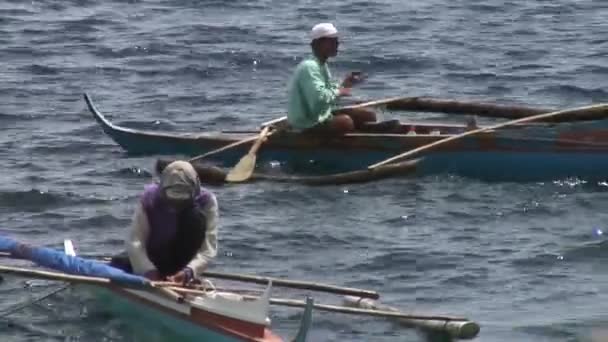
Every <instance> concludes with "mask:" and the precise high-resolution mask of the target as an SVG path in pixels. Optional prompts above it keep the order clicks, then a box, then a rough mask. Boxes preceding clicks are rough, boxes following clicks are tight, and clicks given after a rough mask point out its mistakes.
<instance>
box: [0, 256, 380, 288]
mask: <svg viewBox="0 0 608 342" xmlns="http://www.w3.org/2000/svg"><path fill="white" fill-rule="evenodd" d="M0 256H7V257H12V255H11V254H10V253H2V252H0ZM102 259H104V257H102ZM11 270H12V272H14V273H19V274H21V275H30V276H37V277H45V276H46V277H47V278H45V279H49V278H48V277H51V278H50V279H54V280H65V281H70V279H72V280H73V281H78V280H79V278H83V279H81V280H82V281H83V282H90V283H94V284H99V285H102V284H109V283H110V282H111V283H112V284H116V282H114V281H110V279H106V278H99V277H84V276H74V275H68V274H63V273H56V272H47V271H37V270H28V269H23V268H14V267H8V266H0V273H3V272H5V273H10V272H11ZM203 276H204V277H208V278H217V279H224V280H234V281H242V282H247V283H254V284H262V285H266V284H268V282H269V281H272V285H273V286H278V287H286V288H292V289H300V290H310V291H319V292H327V293H334V294H341V295H352V296H358V297H363V298H372V299H378V298H380V295H379V294H378V292H376V291H372V290H364V289H357V288H351V287H342V286H336V285H330V284H323V283H316V282H309V281H300V280H289V279H280V278H272V277H261V276H254V275H246V274H238V273H222V272H210V271H206V272H204V273H203ZM150 284H151V287H163V286H168V285H167V282H150ZM126 286H128V285H126Z"/></svg>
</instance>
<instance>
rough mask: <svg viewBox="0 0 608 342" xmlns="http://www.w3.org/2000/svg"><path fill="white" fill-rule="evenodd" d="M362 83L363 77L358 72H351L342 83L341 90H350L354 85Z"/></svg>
mask: <svg viewBox="0 0 608 342" xmlns="http://www.w3.org/2000/svg"><path fill="white" fill-rule="evenodd" d="M361 81H363V75H362V74H361V72H360V71H353V72H351V73H350V74H348V76H346V78H345V79H344V81H342V87H343V88H352V87H353V86H354V85H356V84H358V83H360V82H361Z"/></svg>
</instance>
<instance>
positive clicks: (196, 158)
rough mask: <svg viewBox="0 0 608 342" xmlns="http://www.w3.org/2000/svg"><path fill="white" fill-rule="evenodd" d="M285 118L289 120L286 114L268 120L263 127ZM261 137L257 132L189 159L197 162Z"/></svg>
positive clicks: (191, 161)
mask: <svg viewBox="0 0 608 342" xmlns="http://www.w3.org/2000/svg"><path fill="white" fill-rule="evenodd" d="M285 120H287V117H286V116H283V117H280V118H278V119H274V120H271V121H267V122H265V123H263V124H262V127H263V128H270V127H272V126H274V125H276V124H277V123H279V122H283V121H285ZM259 138H260V134H256V135H255V136H253V137H249V138H246V139H243V140H239V141H235V142H233V143H231V144H228V145H226V146H222V147H220V148H218V149H215V150H213V151H209V152H207V153H204V154H201V155H200V156H196V157H194V158H191V159H190V160H188V161H189V162H190V163H193V162H195V161H197V160H201V159H203V158H206V157H209V156H211V155H214V154H217V153H220V152H223V151H226V150H228V149H231V148H233V147H237V146H241V145H244V144H247V143H250V142H252V141H256V140H257V139H259ZM258 148H259V147H258Z"/></svg>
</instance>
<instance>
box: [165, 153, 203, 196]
mask: <svg viewBox="0 0 608 342" xmlns="http://www.w3.org/2000/svg"><path fill="white" fill-rule="evenodd" d="M160 189H161V192H162V196H163V198H164V199H165V200H167V201H168V202H169V203H170V204H171V205H173V206H175V207H178V208H181V207H184V206H187V205H189V204H192V203H193V201H194V198H195V197H196V195H197V194H198V192H199V190H200V181H199V179H198V175H197V173H196V171H195V170H194V168H193V167H192V164H190V163H189V162H187V161H180V160H178V161H174V162H172V163H171V164H169V165H167V167H166V168H165V169H164V170H163V172H162V174H161V175H160Z"/></svg>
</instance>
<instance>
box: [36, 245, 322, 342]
mask: <svg viewBox="0 0 608 342" xmlns="http://www.w3.org/2000/svg"><path fill="white" fill-rule="evenodd" d="M44 253H46V254H47V255H50V256H53V255H55V254H57V253H58V252H54V251H50V250H47V251H46V252H44ZM64 253H65V255H66V256H67V257H73V258H74V257H75V255H76V254H75V250H74V246H73V244H72V242H71V240H65V241H64ZM57 260H59V261H60V260H61V259H60V258H57ZM66 260H67V262H65V265H66V266H67V267H70V268H71V267H74V266H76V267H78V265H79V259H72V260H70V259H66ZM63 264H64V263H62V265H63ZM68 265H69V266H68ZM103 268H110V269H111V267H109V266H106V265H103V266H101V267H99V266H98V268H97V269H98V270H102V269H103ZM80 269H82V270H86V269H87V266H86V265H84V264H83V265H82V266H81V268H80ZM109 271H110V272H111V270H109ZM79 286H81V287H84V288H87V289H88V290H89V292H92V293H93V295H94V296H95V297H96V298H97V299H98V301H99V303H100V306H102V307H103V308H104V309H109V310H112V311H114V312H117V313H119V314H121V315H122V317H125V318H126V319H128V320H131V322H130V323H132V324H135V325H138V326H142V327H144V328H146V325H148V326H150V325H151V326H156V327H163V328H165V330H166V331H168V332H169V333H170V334H171V335H174V336H172V337H176V338H177V339H178V340H179V341H198V342H200V341H219V342H283V341H284V340H283V339H282V338H281V337H279V336H278V335H276V334H274V333H273V332H272V331H271V330H270V328H269V326H270V320H269V318H268V311H269V308H270V294H271V290H272V282H269V283H268V285H267V287H266V290H265V291H264V293H263V294H262V295H261V296H260V297H259V298H256V299H255V300H252V301H247V302H245V301H244V300H243V298H242V296H240V295H238V294H236V293H229V292H219V291H215V290H214V291H211V292H206V293H205V294H204V295H203V294H197V295H196V296H194V295H183V296H182V297H179V296H180V295H178V294H177V293H175V292H173V293H172V294H170V295H168V294H167V291H169V292H171V291H172V290H166V291H161V290H159V289H155V290H154V289H129V288H124V287H119V286H115V285H107V286H106V285H103V286H97V285H79ZM177 297H179V300H177V299H178V298H177ZM313 305H314V304H313V300H312V299H311V298H307V300H306V306H305V310H304V312H303V315H302V319H301V321H300V326H299V330H298V332H297V335H296V336H295V337H294V338H293V339H292V340H291V341H292V342H306V338H307V334H308V330H309V329H310V326H311V323H312V310H313Z"/></svg>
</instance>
